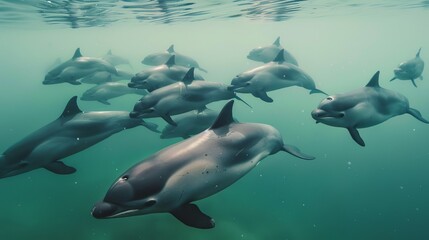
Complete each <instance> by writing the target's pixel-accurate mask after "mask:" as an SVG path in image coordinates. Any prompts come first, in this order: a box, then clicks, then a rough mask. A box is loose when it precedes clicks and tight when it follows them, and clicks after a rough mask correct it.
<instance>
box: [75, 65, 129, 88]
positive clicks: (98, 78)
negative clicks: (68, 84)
mask: <svg viewBox="0 0 429 240" xmlns="http://www.w3.org/2000/svg"><path fill="white" fill-rule="evenodd" d="M116 71H117V74H116V75H115V74H111V73H109V72H106V71H99V72H94V73H93V74H90V75H88V76H86V77H83V78H81V79H80V80H79V82H81V83H86V84H102V83H107V82H116V81H119V80H130V79H131V78H132V77H133V76H134V74H132V73H130V72H128V71H125V70H121V69H118V68H116Z"/></svg>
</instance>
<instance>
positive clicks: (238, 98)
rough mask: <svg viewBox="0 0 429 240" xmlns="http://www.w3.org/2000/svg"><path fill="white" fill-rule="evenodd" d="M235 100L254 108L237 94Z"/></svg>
mask: <svg viewBox="0 0 429 240" xmlns="http://www.w3.org/2000/svg"><path fill="white" fill-rule="evenodd" d="M234 98H235V99H237V100H239V101H241V102H242V103H244V104H246V105H247V106H248V107H250V108H253V107H252V106H250V104H248V103H247V102H246V101H244V100H243V99H242V98H241V97H239V96H237V94H235V95H234Z"/></svg>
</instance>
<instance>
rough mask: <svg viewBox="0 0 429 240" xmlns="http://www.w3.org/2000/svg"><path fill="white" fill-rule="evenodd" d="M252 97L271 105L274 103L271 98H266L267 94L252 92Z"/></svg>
mask: <svg viewBox="0 0 429 240" xmlns="http://www.w3.org/2000/svg"><path fill="white" fill-rule="evenodd" d="M252 95H253V96H255V97H257V98H260V99H261V100H262V101H264V102H269V103H271V102H273V101H274V100H273V99H272V98H270V97H268V95H267V92H263V91H258V92H253V93H252Z"/></svg>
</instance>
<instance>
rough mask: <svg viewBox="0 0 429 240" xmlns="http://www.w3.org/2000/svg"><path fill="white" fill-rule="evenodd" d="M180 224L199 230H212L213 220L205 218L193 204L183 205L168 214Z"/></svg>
mask: <svg viewBox="0 0 429 240" xmlns="http://www.w3.org/2000/svg"><path fill="white" fill-rule="evenodd" d="M170 213H171V214H172V215H173V216H174V217H176V218H177V219H178V220H179V221H181V222H182V223H184V224H186V225H188V226H190V227H194V228H200V229H209V228H214V226H215V221H214V219H213V218H211V217H209V216H207V215H206V214H204V213H203V212H201V210H200V209H199V208H198V206H197V205H195V204H190V203H188V204H185V205H182V206H180V207H179V208H176V209H174V210H173V211H171V212H170Z"/></svg>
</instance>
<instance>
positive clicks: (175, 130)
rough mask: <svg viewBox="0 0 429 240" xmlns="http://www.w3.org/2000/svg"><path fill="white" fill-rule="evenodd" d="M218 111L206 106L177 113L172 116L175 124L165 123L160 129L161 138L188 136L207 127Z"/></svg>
mask: <svg viewBox="0 0 429 240" xmlns="http://www.w3.org/2000/svg"><path fill="white" fill-rule="evenodd" d="M218 115H219V112H217V111H213V110H211V109H208V108H204V109H202V110H194V111H190V112H186V113H182V114H179V115H177V116H175V117H174V118H173V121H174V122H175V123H176V124H177V126H173V125H171V124H167V126H165V128H164V129H163V130H162V131H161V136H160V137H161V138H162V139H166V138H176V137H181V138H184V139H186V138H189V137H191V136H192V135H195V134H198V133H200V132H202V131H204V130H206V129H207V128H209V127H210V126H211V125H212V124H213V123H214V121H215V120H216V118H217V116H218Z"/></svg>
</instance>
